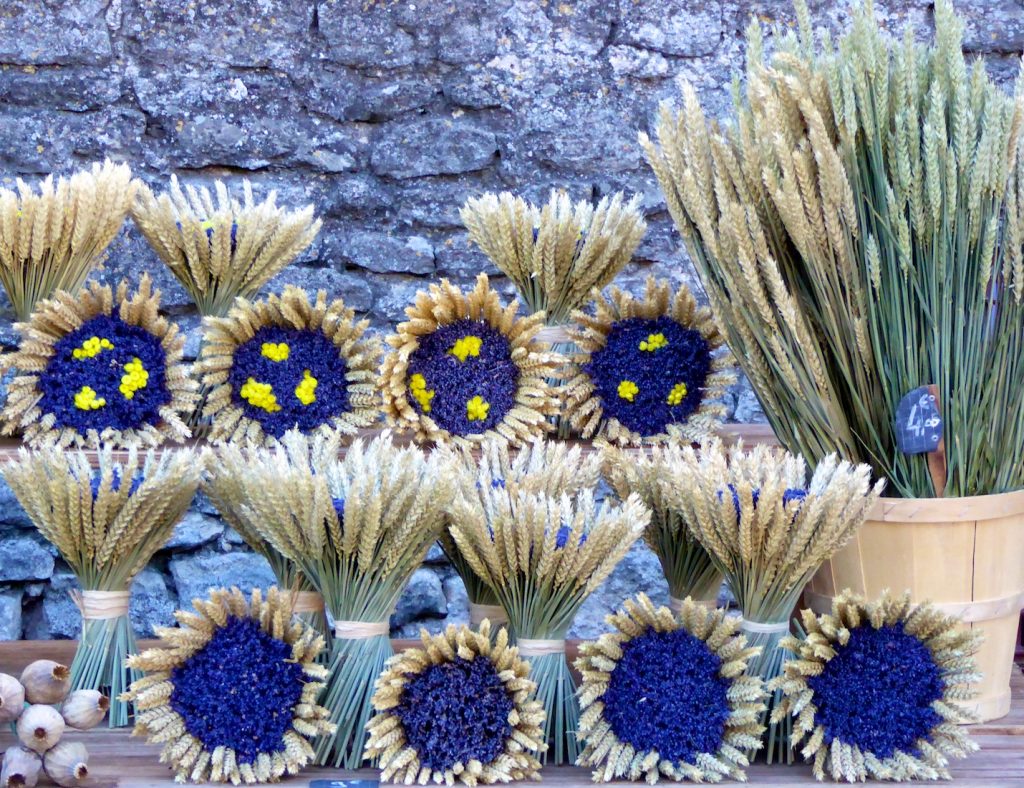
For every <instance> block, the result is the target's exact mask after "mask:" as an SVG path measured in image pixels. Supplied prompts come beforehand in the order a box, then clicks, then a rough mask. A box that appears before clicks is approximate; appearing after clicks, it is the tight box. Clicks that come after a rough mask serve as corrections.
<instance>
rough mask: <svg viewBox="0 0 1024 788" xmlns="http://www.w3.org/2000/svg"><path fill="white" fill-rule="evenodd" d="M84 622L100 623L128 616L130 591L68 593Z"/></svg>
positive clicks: (75, 591) (74, 591)
mask: <svg viewBox="0 0 1024 788" xmlns="http://www.w3.org/2000/svg"><path fill="white" fill-rule="evenodd" d="M68 595H69V596H70V597H71V601H72V602H74V603H75V607H77V608H78V611H79V612H80V613H81V614H82V618H83V619H84V620H85V621H102V620H105V619H110V618H120V617H121V616H127V615H128V603H129V602H130V601H131V598H132V594H131V591H78V590H76V589H72V590H71V591H68Z"/></svg>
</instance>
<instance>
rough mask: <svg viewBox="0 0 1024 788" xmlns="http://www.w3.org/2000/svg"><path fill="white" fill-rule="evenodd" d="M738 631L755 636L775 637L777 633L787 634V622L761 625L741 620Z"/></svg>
mask: <svg viewBox="0 0 1024 788" xmlns="http://www.w3.org/2000/svg"><path fill="white" fill-rule="evenodd" d="M740 631H741V632H750V633H752V634H757V635H762V634H763V635H775V634H778V633H779V632H789V622H788V621H776V622H774V623H771V624H762V623H761V622H760V621H747V620H746V619H743V623H741V624H740Z"/></svg>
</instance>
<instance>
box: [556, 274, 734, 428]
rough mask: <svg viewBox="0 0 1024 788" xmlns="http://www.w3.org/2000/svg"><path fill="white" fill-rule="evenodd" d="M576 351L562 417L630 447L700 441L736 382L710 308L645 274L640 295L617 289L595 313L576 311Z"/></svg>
mask: <svg viewBox="0 0 1024 788" xmlns="http://www.w3.org/2000/svg"><path fill="white" fill-rule="evenodd" d="M573 320H574V321H576V323H577V324H578V325H579V326H580V328H572V329H570V330H569V334H570V336H571V338H572V339H573V341H574V342H575V343H576V344H577V346H578V347H579V348H580V350H581V352H580V354H578V356H577V357H576V358H575V360H574V364H573V366H572V371H571V374H570V376H569V381H568V382H567V383H566V386H565V417H566V418H568V419H569V420H570V423H571V424H572V426H573V428H574V429H576V430H579V432H580V434H581V435H582V436H583V437H584V438H590V437H592V436H594V435H600V436H602V437H605V438H607V439H608V440H610V441H612V442H613V443H618V444H622V445H631V444H632V445H635V444H640V443H643V442H647V443H650V442H660V441H664V440H667V439H668V438H670V437H681V438H683V439H685V440H686V441H687V442H701V441H704V440H706V439H707V438H708V437H710V436H711V435H712V434H713V433H714V431H715V428H716V427H717V426H718V424H719V422H720V421H721V420H722V417H723V416H724V415H725V405H724V404H723V403H722V397H723V396H724V395H725V393H726V389H727V388H728V387H729V386H730V385H732V384H733V383H735V382H736V374H735V372H734V371H733V367H732V357H731V356H730V355H729V354H728V352H726V351H725V350H724V349H722V345H723V342H724V339H723V337H722V334H721V332H720V331H719V330H718V327H717V325H716V324H715V321H714V318H713V316H712V314H711V311H710V310H709V309H707V308H706V307H698V306H697V302H696V300H695V299H694V297H693V294H692V293H691V292H690V290H689V289H688V288H687V287H686V286H685V285H681V286H680V287H679V289H678V290H677V291H676V293H675V295H674V296H673V295H672V291H671V288H670V286H669V284H668V283H667V282H656V281H655V280H654V278H653V277H649V278H648V279H647V287H646V291H645V293H644V297H643V298H642V299H637V298H634V297H633V296H632V295H630V294H629V293H626V292H623V291H622V290H619V289H618V288H615V287H613V288H611V289H610V291H609V293H608V296H607V297H605V296H603V295H600V294H598V295H597V296H596V298H595V302H594V313H593V314H589V313H587V312H583V311H579V310H577V311H575V312H573Z"/></svg>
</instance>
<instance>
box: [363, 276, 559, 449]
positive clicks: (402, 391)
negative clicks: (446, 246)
mask: <svg viewBox="0 0 1024 788" xmlns="http://www.w3.org/2000/svg"><path fill="white" fill-rule="evenodd" d="M518 310H519V304H518V302H516V301H513V302H512V303H511V304H509V305H508V306H507V307H502V305H501V299H500V297H499V296H498V294H497V293H496V292H495V291H494V290H492V289H491V287H490V285H489V283H488V281H487V276H486V275H485V274H480V275H479V276H478V277H477V280H476V287H474V288H473V290H472V291H470V292H469V293H468V294H467V293H463V292H462V291H461V290H459V288H458V287H456V286H455V285H453V284H451V283H450V282H449V281H448V280H447V279H442V280H441V283H440V284H436V285H431V286H430V290H429V291H423V290H421V291H419V292H418V293H417V294H416V301H415V303H414V304H413V305H412V306H410V307H407V308H406V310H405V313H406V315H408V317H409V319H408V320H407V321H406V322H404V323H400V324H399V325H398V329H397V331H398V333H397V334H395V335H393V336H390V337H388V344H389V345H391V347H392V348H393V350H392V351H391V352H389V353H388V355H387V356H386V357H385V359H384V365H383V368H382V371H381V375H382V388H383V390H384V410H385V413H386V414H387V416H388V419H389V420H390V421H391V422H392V423H393V424H395V425H396V426H397V427H399V428H400V429H407V430H413V431H414V432H415V436H416V440H417V441H420V442H428V441H432V442H436V443H444V442H446V441H452V442H454V443H457V444H461V445H473V444H478V443H480V442H481V441H483V440H486V439H487V438H489V437H496V438H499V439H501V440H507V441H509V442H510V443H514V444H518V443H522V442H525V441H527V440H529V439H530V438H534V437H536V436H539V435H541V434H542V433H544V432H545V431H547V430H548V429H549V424H548V422H547V420H546V419H547V416H549V415H552V414H554V413H555V412H556V411H557V409H558V400H557V397H556V396H555V393H554V391H553V389H552V387H551V386H550V385H549V384H548V382H547V380H546V379H547V378H551V377H554V376H555V372H556V370H557V369H558V367H559V365H560V364H561V363H562V358H561V357H560V356H558V355H557V354H554V353H547V352H542V350H541V348H542V345H541V343H540V342H538V341H536V340H535V337H536V335H537V333H538V332H539V331H540V329H541V326H542V325H543V321H544V315H543V313H535V314H533V315H530V316H529V317H516V313H517V312H518Z"/></svg>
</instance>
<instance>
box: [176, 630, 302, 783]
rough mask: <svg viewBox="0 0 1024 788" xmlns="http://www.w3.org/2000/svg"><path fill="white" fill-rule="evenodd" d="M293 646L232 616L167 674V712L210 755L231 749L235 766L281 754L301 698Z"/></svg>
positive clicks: (300, 680) (300, 676) (300, 684)
mask: <svg viewBox="0 0 1024 788" xmlns="http://www.w3.org/2000/svg"><path fill="white" fill-rule="evenodd" d="M291 656H292V650H291V646H289V645H288V644H287V643H285V642H284V641H283V640H278V639H277V638H273V637H271V636H270V635H268V634H267V633H266V632H264V631H263V630H262V629H260V626H259V622H257V621H255V620H254V619H251V618H237V617H231V618H229V619H228V621H227V623H226V624H225V625H224V626H223V627H220V628H219V629H218V630H217V631H216V632H215V633H214V634H213V637H211V638H210V641H209V642H208V643H207V644H206V645H205V646H204V647H203V648H202V649H200V650H199V651H197V652H196V653H195V654H193V655H192V656H191V657H189V658H188V660H187V661H186V662H185V663H184V664H183V665H181V666H179V667H177V668H175V669H174V670H173V671H171V681H172V682H173V684H174V691H173V692H172V693H171V701H170V703H171V708H172V709H174V710H175V711H176V712H178V714H180V715H181V718H182V720H183V721H184V723H185V728H186V730H187V731H188V732H189V733H190V734H192V735H193V736H194V737H195V738H197V739H199V741H201V742H202V743H203V747H205V748H206V749H207V750H210V751H211V752H212V751H213V750H214V749H215V748H216V747H221V746H223V747H230V748H231V749H233V750H234V751H235V755H236V757H237V759H238V762H239V763H252V762H253V761H254V760H256V757H257V756H258V755H259V754H260V753H268V754H270V753H273V752H277V751H279V750H282V749H284V734H285V733H286V732H287V731H288V729H289V728H290V727H291V723H292V709H293V708H294V706H295V704H296V703H298V702H299V698H300V697H301V696H302V687H303V683H304V680H303V675H302V666H301V665H300V664H299V663H297V662H294V661H292V659H291Z"/></svg>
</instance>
